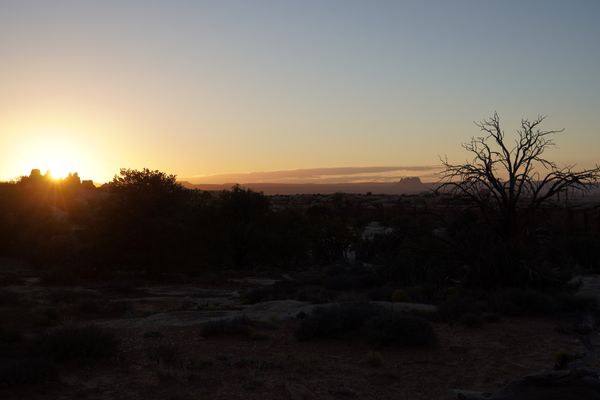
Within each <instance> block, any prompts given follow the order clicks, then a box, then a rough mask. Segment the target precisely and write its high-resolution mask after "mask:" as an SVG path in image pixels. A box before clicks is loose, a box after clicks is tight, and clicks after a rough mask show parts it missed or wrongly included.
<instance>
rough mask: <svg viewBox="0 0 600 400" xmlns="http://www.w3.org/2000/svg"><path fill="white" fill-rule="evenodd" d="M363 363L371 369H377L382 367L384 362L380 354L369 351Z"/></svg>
mask: <svg viewBox="0 0 600 400" xmlns="http://www.w3.org/2000/svg"><path fill="white" fill-rule="evenodd" d="M364 362H365V363H366V364H368V365H370V366H371V367H373V368H379V367H381V366H382V365H383V362H384V360H383V356H382V355H381V353H379V352H377V351H370V352H368V353H367V356H366V357H365V360H364Z"/></svg>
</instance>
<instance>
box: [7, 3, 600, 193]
mask: <svg viewBox="0 0 600 400" xmlns="http://www.w3.org/2000/svg"><path fill="white" fill-rule="evenodd" d="M599 19H600V2H599V1H577V0H572V1H566V0H565V1H552V0H545V1H533V0H532V1H523V0H521V1H509V0H506V1H486V0H472V1H460V0H457V1H446V0H444V1H427V0H419V1H401V0H397V1H383V0H381V1H352V0H343V1H336V0H322V1H314V0H306V1H284V0H279V1H258V0H257V1H250V0H244V1H228V0H219V1H206V2H204V1H200V0H197V1H192V0H189V1H186V0H179V1H177V0H169V1H167V0H164V1H157V0H143V1H142V0H139V1H134V0H118V1H116V0H102V1H87V0H72V1H53V0H41V1H29V0H0V55H1V58H0V61H1V62H0V179H12V178H16V177H17V176H19V175H23V174H27V173H28V172H29V170H30V169H31V168H41V169H42V170H45V169H47V168H50V169H52V170H54V173H55V174H56V175H61V174H64V173H65V172H67V171H69V170H72V171H79V174H80V176H81V177H82V178H87V179H94V180H95V181H98V182H102V181H106V180H110V179H111V177H112V176H113V175H114V174H115V173H117V172H118V170H119V168H123V167H127V168H142V167H148V168H151V169H160V170H162V171H165V172H169V173H174V174H177V175H178V176H179V177H181V178H182V179H186V178H194V179H196V180H198V179H200V180H202V177H204V176H214V175H223V176H227V177H228V178H230V177H231V174H236V173H250V172H265V171H267V172H268V171H285V170H304V169H308V170H311V169H315V168H321V169H325V170H327V169H329V168H340V167H344V168H352V170H348V171H351V173H352V174H354V173H356V174H362V173H365V171H366V172H367V173H369V171H371V172H372V171H373V170H372V169H369V168H373V167H378V168H383V169H382V171H385V170H386V168H388V167H394V168H396V169H399V170H402V169H404V168H406V169H407V171H408V172H407V173H409V172H410V171H411V170H414V168H415V167H423V169H424V170H429V169H430V168H431V167H432V166H435V165H438V164H439V157H440V156H444V155H447V156H448V157H449V158H450V159H451V160H456V161H463V160H465V159H466V154H465V153H463V152H462V150H461V147H460V144H461V143H462V142H464V141H466V140H467V139H468V138H469V137H471V136H476V135H478V133H479V132H478V129H477V128H476V127H475V126H474V125H473V121H476V120H481V119H483V118H485V117H488V116H490V115H491V114H492V113H493V112H494V111H497V112H498V113H499V114H500V117H501V121H502V123H503V124H504V127H505V129H506V131H507V133H509V134H510V132H513V131H514V129H515V128H517V127H518V124H519V121H520V119H521V118H522V117H526V118H535V117H536V116H537V115H538V114H543V115H547V116H548V119H547V120H546V121H545V125H544V127H547V128H548V129H560V128H565V133H563V134H561V135H560V137H558V138H557V143H558V148H557V149H555V150H553V152H552V153H550V155H551V156H552V157H553V158H554V159H555V160H557V161H558V162H559V163H568V164H573V163H576V164H577V165H579V166H581V167H589V166H593V165H594V164H595V163H598V162H600V152H599V151H598V149H600V128H599V127H598V123H597V119H596V117H597V115H598V112H599V111H600V76H599V71H600V23H598V20H599ZM388 169H389V168H388ZM352 171H354V172H352Z"/></svg>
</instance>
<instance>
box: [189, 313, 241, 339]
mask: <svg viewBox="0 0 600 400" xmlns="http://www.w3.org/2000/svg"><path fill="white" fill-rule="evenodd" d="M251 333H252V328H251V321H250V320H249V319H248V318H247V317H245V316H242V317H236V318H232V319H220V320H216V321H209V322H207V323H206V324H205V325H203V326H202V329H201V334H202V336H205V337H213V336H223V335H243V336H249V335H250V334H251Z"/></svg>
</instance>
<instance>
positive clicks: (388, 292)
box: [367, 286, 394, 301]
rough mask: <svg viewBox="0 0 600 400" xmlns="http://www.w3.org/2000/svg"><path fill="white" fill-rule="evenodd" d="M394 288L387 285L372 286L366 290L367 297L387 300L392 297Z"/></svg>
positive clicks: (374, 299)
mask: <svg viewBox="0 0 600 400" xmlns="http://www.w3.org/2000/svg"><path fill="white" fill-rule="evenodd" d="M393 293H394V289H393V288H391V287H388V286H384V287H380V288H373V289H370V290H369V291H367V297H368V298H369V300H373V301H389V300H390V299H391V298H392V295H393Z"/></svg>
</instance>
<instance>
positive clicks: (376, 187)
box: [180, 177, 433, 195]
mask: <svg viewBox="0 0 600 400" xmlns="http://www.w3.org/2000/svg"><path fill="white" fill-rule="evenodd" d="M180 183H181V184H182V185H183V186H185V187H187V188H189V189H199V190H208V191H219V190H228V189H231V187H232V186H233V185H235V183H224V184H220V185H219V184H202V183H199V184H192V183H190V182H188V181H182V182H180ZM241 186H243V187H246V188H249V189H252V190H255V191H259V192H263V193H264V194H267V195H276V194H281V195H293V194H332V193H339V192H342V193H368V192H371V193H373V194H418V193H422V192H427V191H429V190H431V189H432V188H433V185H431V184H424V183H423V182H421V179H420V178H419V177H406V178H402V179H400V180H399V181H397V182H356V183H259V182H257V183H244V184H242V185H241Z"/></svg>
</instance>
